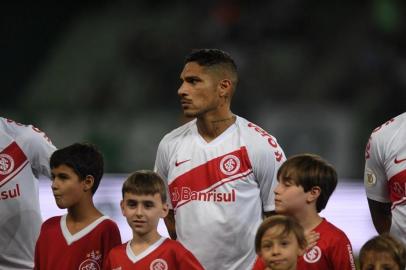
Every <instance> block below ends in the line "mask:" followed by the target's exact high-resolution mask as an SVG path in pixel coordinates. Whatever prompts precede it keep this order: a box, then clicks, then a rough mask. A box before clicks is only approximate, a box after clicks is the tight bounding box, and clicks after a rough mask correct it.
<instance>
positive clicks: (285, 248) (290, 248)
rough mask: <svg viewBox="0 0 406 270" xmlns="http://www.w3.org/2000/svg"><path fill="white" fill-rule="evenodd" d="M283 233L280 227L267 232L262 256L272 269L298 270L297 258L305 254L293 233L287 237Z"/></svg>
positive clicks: (262, 243) (262, 242)
mask: <svg viewBox="0 0 406 270" xmlns="http://www.w3.org/2000/svg"><path fill="white" fill-rule="evenodd" d="M282 231H283V228H282V226H280V225H279V226H274V227H272V228H269V229H268V230H267V231H266V232H265V234H264V236H263V237H262V239H261V250H260V255H261V257H262V258H263V260H264V262H265V265H266V266H267V267H268V268H270V269H273V270H289V269H296V263H297V258H298V256H300V255H302V254H303V250H302V249H301V248H300V246H299V243H298V241H297V239H296V237H295V235H294V234H293V232H290V233H289V234H287V235H285V234H282ZM268 268H267V269H268Z"/></svg>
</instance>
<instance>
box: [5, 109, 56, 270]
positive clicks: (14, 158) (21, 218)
mask: <svg viewBox="0 0 406 270" xmlns="http://www.w3.org/2000/svg"><path fill="white" fill-rule="evenodd" d="M53 151H55V146H54V145H53V144H52V143H51V140H50V139H49V138H48V137H47V136H46V135H45V133H44V132H42V131H41V130H39V129H38V128H36V127H34V126H32V125H22V124H19V123H16V122H14V121H12V120H9V119H6V118H2V117H0V243H1V244H0V269H8V270H23V269H24V270H27V269H32V268H33V266H34V249H35V241H36V240H37V238H38V234H39V230H40V227H41V223H42V218H41V212H40V205H39V182H38V177H39V176H40V175H44V176H47V177H51V173H50V170H49V157H50V156H51V154H52V152H53Z"/></svg>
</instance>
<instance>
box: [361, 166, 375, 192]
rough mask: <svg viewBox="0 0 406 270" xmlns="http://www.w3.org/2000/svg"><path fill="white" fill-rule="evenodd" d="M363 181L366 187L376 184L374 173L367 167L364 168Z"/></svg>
mask: <svg viewBox="0 0 406 270" xmlns="http://www.w3.org/2000/svg"><path fill="white" fill-rule="evenodd" d="M364 183H365V185H366V186H368V187H372V186H374V185H375V184H376V175H375V173H374V172H373V171H372V170H371V169H369V168H366V169H365V175H364Z"/></svg>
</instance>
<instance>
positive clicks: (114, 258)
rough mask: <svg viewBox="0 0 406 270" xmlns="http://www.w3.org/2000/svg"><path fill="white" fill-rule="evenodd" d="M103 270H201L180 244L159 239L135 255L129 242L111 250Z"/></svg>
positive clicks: (191, 255) (194, 259)
mask: <svg viewBox="0 0 406 270" xmlns="http://www.w3.org/2000/svg"><path fill="white" fill-rule="evenodd" d="M103 269H104V270H118V269H120V270H131V269H140V270H144V269H145V270H203V269H204V268H203V267H202V265H201V264H200V263H199V262H198V261H197V259H196V257H195V256H193V254H192V253H190V251H189V250H187V249H186V248H185V247H184V246H182V244H181V243H179V242H178V241H175V240H171V239H168V238H161V239H159V240H158V241H156V242H155V243H154V244H152V245H151V246H150V247H149V248H148V249H147V250H145V251H143V252H142V253H141V254H139V255H135V254H134V252H133V251H132V249H131V241H128V242H127V243H126V244H122V245H120V246H118V247H115V248H113V249H112V250H111V251H110V253H109V256H108V258H107V261H106V264H105V267H104V268H103Z"/></svg>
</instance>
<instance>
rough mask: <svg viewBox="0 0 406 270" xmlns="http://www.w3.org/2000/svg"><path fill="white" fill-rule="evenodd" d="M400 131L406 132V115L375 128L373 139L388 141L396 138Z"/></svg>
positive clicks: (403, 114) (372, 134) (396, 117)
mask: <svg viewBox="0 0 406 270" xmlns="http://www.w3.org/2000/svg"><path fill="white" fill-rule="evenodd" d="M399 130H403V131H402V132H406V113H402V114H400V115H398V116H395V117H393V118H391V119H389V120H387V121H385V122H384V123H383V124H381V125H380V126H378V127H376V128H374V129H373V130H372V133H371V137H373V138H377V139H379V138H383V139H385V140H386V139H388V137H392V136H394V135H395V134H396V133H397V131H399Z"/></svg>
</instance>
